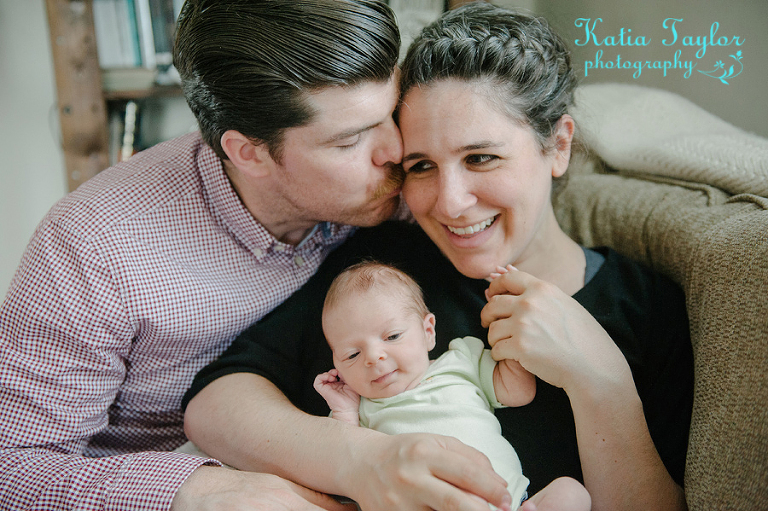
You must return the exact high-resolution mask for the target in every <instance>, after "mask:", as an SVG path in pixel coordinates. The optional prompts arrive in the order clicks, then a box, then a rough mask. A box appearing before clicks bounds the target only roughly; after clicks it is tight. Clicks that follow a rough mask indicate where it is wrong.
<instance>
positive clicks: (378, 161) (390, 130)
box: [373, 119, 403, 166]
mask: <svg viewBox="0 0 768 511" xmlns="http://www.w3.org/2000/svg"><path fill="white" fill-rule="evenodd" d="M377 132H378V133H377V134H378V135H379V139H378V143H377V146H376V147H375V148H374V150H373V164H374V165H377V166H384V165H387V164H389V163H400V162H401V161H402V160H403V138H402V136H401V135H400V129H399V128H398V127H397V124H395V121H394V119H389V121H387V122H386V123H384V124H382V125H381V126H379V127H378V128H377Z"/></svg>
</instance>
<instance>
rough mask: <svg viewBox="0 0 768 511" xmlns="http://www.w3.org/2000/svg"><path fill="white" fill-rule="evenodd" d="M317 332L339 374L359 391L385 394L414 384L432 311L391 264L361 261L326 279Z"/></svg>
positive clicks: (427, 346)
mask: <svg viewBox="0 0 768 511" xmlns="http://www.w3.org/2000/svg"><path fill="white" fill-rule="evenodd" d="M323 332H324V333H325V338H326V339H327V341H328V345H329V346H330V347H331V350H332V351H333V364H334V366H335V367H336V369H337V370H338V371H339V376H340V377H341V379H342V380H344V382H345V383H346V384H347V385H349V386H350V387H351V388H352V390H354V391H355V392H357V393H358V394H360V395H361V396H363V397H367V398H371V399H376V398H383V397H391V396H394V395H396V394H399V393H401V392H403V391H405V390H409V389H412V388H414V387H415V386H417V385H418V384H419V382H420V381H421V379H422V378H423V377H424V374H425V373H426V372H427V369H428V368H429V351H430V350H431V349H432V348H434V347H435V316H434V315H433V314H431V313H430V312H429V310H427V306H426V305H425V303H424V298H423V296H422V292H421V288H419V286H418V284H416V282H415V281H414V280H413V279H412V278H411V277H409V276H408V275H406V274H405V273H403V272H401V271H400V270H397V269H395V268H393V267H391V266H387V265H384V264H381V263H377V262H370V261H368V262H363V263H359V264H356V265H354V266H351V267H349V268H347V269H346V270H344V271H343V272H342V273H341V274H340V275H339V276H338V277H336V279H335V280H334V281H333V283H332V284H331V287H330V289H329V290H328V294H327V296H326V298H325V304H324V306H323Z"/></svg>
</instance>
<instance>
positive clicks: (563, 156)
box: [399, 79, 570, 278]
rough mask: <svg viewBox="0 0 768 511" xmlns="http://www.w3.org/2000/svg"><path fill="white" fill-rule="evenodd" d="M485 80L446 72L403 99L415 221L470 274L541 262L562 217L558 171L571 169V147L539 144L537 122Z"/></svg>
mask: <svg viewBox="0 0 768 511" xmlns="http://www.w3.org/2000/svg"><path fill="white" fill-rule="evenodd" d="M484 87H485V86H484V85H479V84H477V83H473V82H466V81H461V80H452V79H451V80H440V81H437V82H435V83H433V84H431V85H430V86H429V87H426V88H419V87H414V88H412V89H411V90H410V91H409V92H408V93H407V94H406V95H405V97H404V101H403V104H402V105H401V107H400V113H399V120H400V129H401V131H402V134H403V144H404V147H403V149H404V158H403V167H404V169H405V171H406V180H405V184H404V186H403V195H404V197H405V200H406V202H407V203H408V206H409V207H410V209H411V211H412V212H413V215H414V217H415V218H416V220H417V221H418V222H419V225H421V227H422V228H423V229H424V231H425V232H426V233H427V234H428V235H429V237H430V238H432V240H433V241H434V242H435V243H436V244H437V246H438V247H440V249H441V250H442V252H443V253H444V254H445V255H446V256H447V257H448V258H449V259H450V260H451V262H452V263H453V264H454V266H456V268H457V269H458V270H459V271H460V272H461V273H463V274H464V275H467V276H468V277H471V278H485V277H487V276H488V275H489V274H490V273H491V272H493V271H495V269H496V267H497V266H505V265H507V264H510V263H511V264H514V265H516V266H517V267H518V268H520V269H521V270H525V271H529V272H530V271H531V270H532V269H534V268H536V260H537V258H538V257H539V256H540V255H541V254H542V253H545V252H542V251H546V250H547V247H548V246H550V244H551V241H552V240H553V236H555V232H559V227H558V226H557V222H556V220H555V217H554V213H553V210H552V205H551V202H550V190H551V186H552V177H553V176H560V175H562V174H563V173H565V170H566V168H567V166H568V157H569V156H570V152H569V151H570V132H569V133H568V139H567V141H568V144H567V147H565V146H562V145H558V147H559V148H561V149H562V148H565V149H566V150H565V151H561V150H557V149H555V150H552V151H549V152H548V153H547V154H542V149H541V146H540V145H539V144H538V142H537V140H536V138H535V136H534V133H533V131H532V130H531V128H529V127H527V126H523V125H521V124H520V123H518V122H516V121H514V120H512V119H510V117H508V116H507V115H506V114H505V113H504V112H502V111H500V110H499V108H497V107H496V106H495V105H494V103H493V102H491V101H490V100H489V99H488V96H487V95H486V94H485V93H484V90H485V89H484Z"/></svg>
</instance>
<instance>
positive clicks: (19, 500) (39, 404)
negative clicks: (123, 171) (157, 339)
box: [0, 224, 210, 509]
mask: <svg viewBox="0 0 768 511" xmlns="http://www.w3.org/2000/svg"><path fill="white" fill-rule="evenodd" d="M76 240H77V236H76V235H73V234H72V233H68V232H66V231H65V230H63V229H61V228H58V227H57V226H55V225H54V224H48V225H47V226H46V227H41V228H40V230H39V231H38V232H37V234H36V237H35V238H34V239H33V241H32V243H31V244H30V246H29V247H28V249H27V252H26V253H25V255H24V257H23V259H22V263H21V265H20V267H19V270H18V271H17V274H16V276H15V277H14V280H13V282H12V284H11V288H10V290H9V293H8V295H7V297H6V299H5V301H4V302H3V304H2V306H1V307H0V507H2V508H6V509H105V508H107V509H168V508H169V507H170V503H171V501H172V499H173V495H174V494H175V492H176V489H177V488H178V487H179V486H180V485H181V484H182V483H183V482H184V480H185V479H186V477H187V476H188V475H189V474H190V473H191V472H192V471H193V470H194V469H195V468H197V467H198V466H200V465H202V464H204V463H209V462H210V460H206V459H204V458H196V457H191V456H187V455H181V454H176V453H170V452H165V453H136V454H128V455H121V456H113V457H105V458H90V457H86V456H84V455H83V452H84V450H85V448H86V446H87V445H88V442H89V440H90V438H91V437H92V436H93V435H95V434H96V433H98V432H99V431H101V430H103V429H104V428H105V427H106V426H107V424H108V421H109V419H108V410H109V406H110V405H111V403H112V402H113V401H114V399H115V396H116V395H117V392H118V391H119V387H120V385H121V383H122V382H123V379H124V378H125V376H126V367H125V363H124V362H123V360H124V357H125V356H126V355H127V353H128V350H129V349H130V347H131V339H132V337H133V329H132V327H131V324H130V321H129V318H128V317H127V316H128V315H127V312H126V308H125V306H124V304H123V303H122V302H121V300H120V296H119V293H118V292H117V290H116V286H115V285H114V284H113V282H112V280H111V275H110V272H109V271H108V266H107V264H105V263H104V262H103V261H102V260H101V259H100V257H99V256H98V254H97V253H96V252H95V251H94V250H92V249H90V248H89V247H88V246H87V244H85V243H82V242H79V241H76ZM137 429H138V428H137Z"/></svg>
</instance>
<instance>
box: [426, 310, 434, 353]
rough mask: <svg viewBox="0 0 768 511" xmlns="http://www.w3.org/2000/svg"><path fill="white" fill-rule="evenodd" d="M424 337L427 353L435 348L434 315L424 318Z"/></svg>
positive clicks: (430, 314)
mask: <svg viewBox="0 0 768 511" xmlns="http://www.w3.org/2000/svg"><path fill="white" fill-rule="evenodd" d="M424 336H425V337H426V339H427V347H428V348H429V351H432V349H433V348H434V347H435V342H436V341H435V315H434V314H432V313H429V314H427V315H426V316H424Z"/></svg>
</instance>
